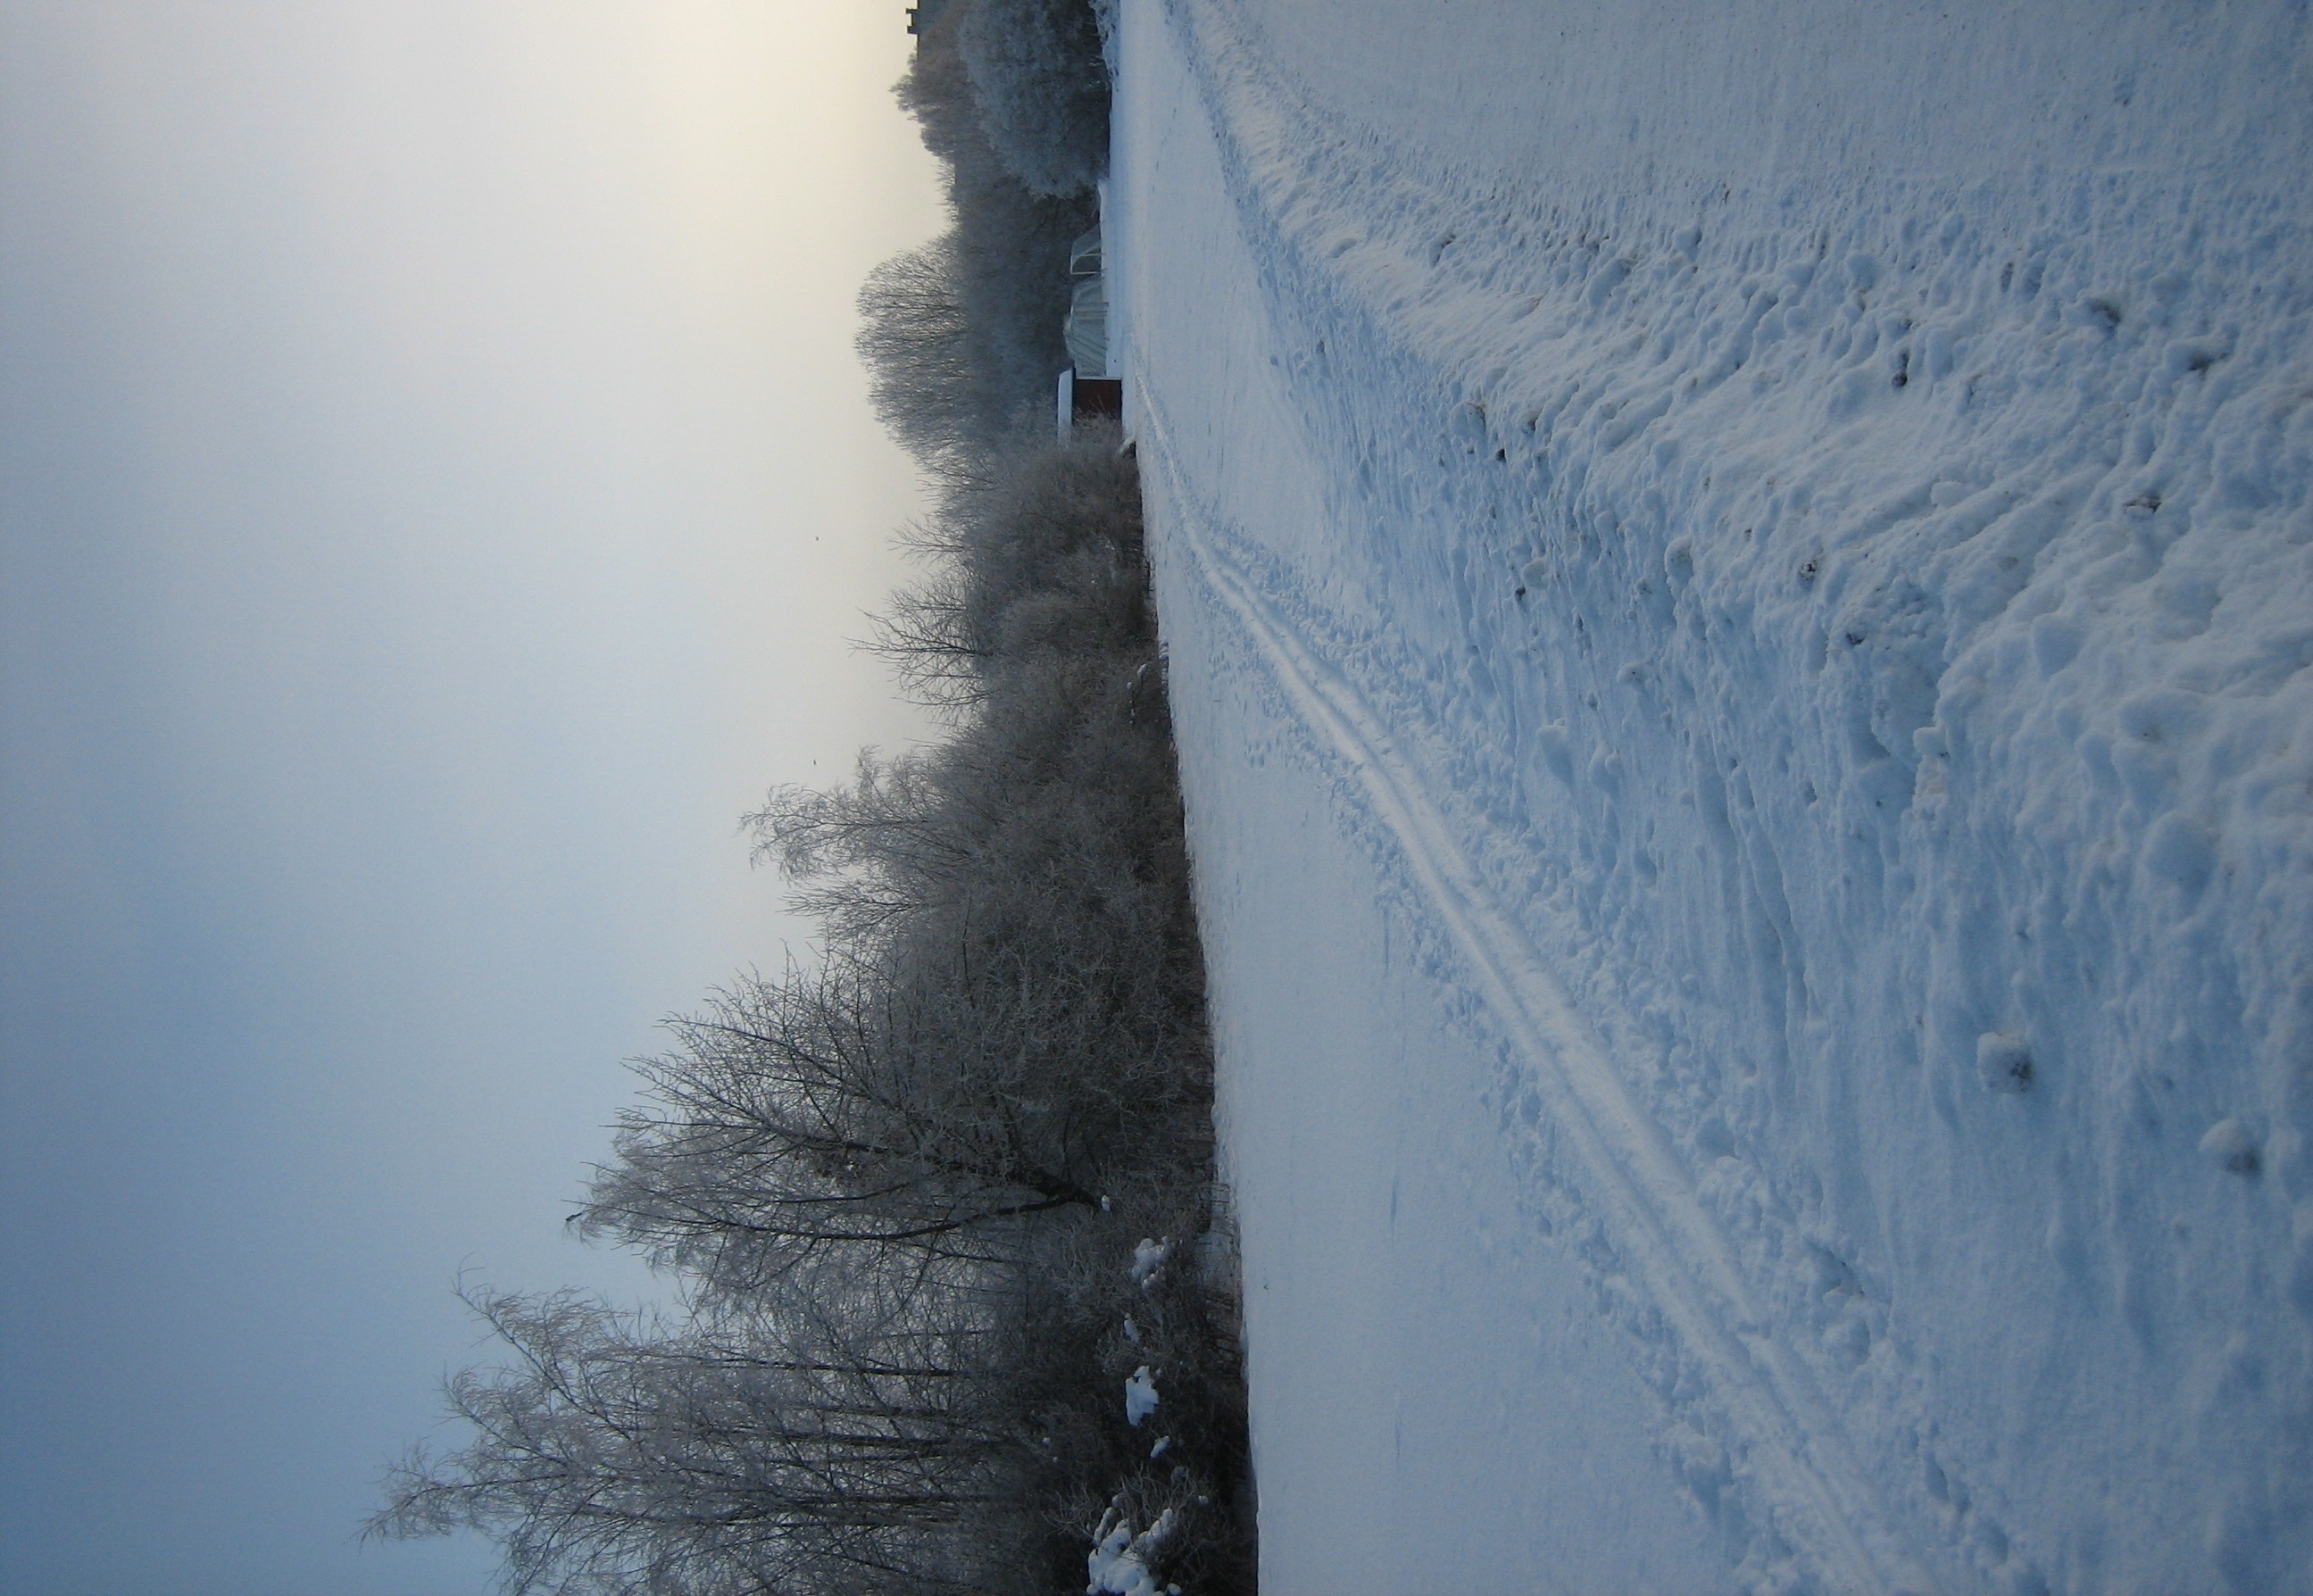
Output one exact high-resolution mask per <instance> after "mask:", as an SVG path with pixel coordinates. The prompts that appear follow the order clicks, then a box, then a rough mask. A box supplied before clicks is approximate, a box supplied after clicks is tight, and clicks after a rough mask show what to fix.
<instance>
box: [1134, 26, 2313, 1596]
mask: <svg viewBox="0 0 2313 1596" xmlns="http://www.w3.org/2000/svg"><path fill="white" fill-rule="evenodd" d="M1120 42H1121V65H1122V76H1121V83H1120V85H1119V93H1118V101H1117V121H1118V128H1117V145H1116V151H1115V157H1114V178H1113V184H1112V200H1113V214H1112V217H1111V224H1110V235H1111V252H1110V270H1111V272H1112V273H1113V276H1114V288H1113V300H1114V309H1113V312H1112V314H1113V319H1114V325H1113V334H1112V336H1113V338H1114V339H1115V340H1116V341H1117V342H1118V344H1119V345H1120V346H1122V347H1123V348H1125V349H1126V350H1127V351H1128V353H1127V355H1126V357H1125V364H1126V369H1128V370H1129V371H1130V372H1131V373H1133V381H1132V382H1131V384H1130V390H1129V394H1128V401H1127V403H1128V419H1129V421H1130V425H1131V426H1132V428H1133V430H1134V431H1135V432H1136V433H1137V434H1138V436H1139V440H1140V443H1141V451H1142V459H1143V463H1144V471H1145V476H1146V478H1147V489H1148V495H1149V517H1150V525H1151V544H1152V552H1153V557H1154V558H1155V560H1156V566H1157V574H1158V594H1159V609H1160V614H1161V617H1162V619H1163V622H1164V626H1165V632H1166V635H1167V638H1168V642H1169V645H1170V649H1171V659H1172V671H1173V682H1174V697H1175V713H1176V716H1177V720H1178V724H1179V728H1180V733H1181V741H1182V753H1183V764H1184V771H1183V781H1184V787H1185V789H1186V792H1187V795H1188V801H1189V808H1190V820H1191V834H1192V844H1193V846H1194V849H1195V855H1196V864H1197V871H1198V893H1199V908H1200V919H1201V921H1202V923H1203V926H1204V931H1205V935H1206V938H1207V944H1208V947H1207V951H1208V959H1209V965H1210V967H1211V970H1212V985H1213V1003H1214V1022H1215V1028H1216V1033H1217V1037H1218V1043H1219V1047H1220V1063H1221V1072H1222V1079H1221V1083H1220V1096H1221V1112H1222V1118H1223V1126H1222V1129H1223V1136H1224V1143H1225V1146H1226V1149H1227V1156H1228V1160H1229V1163H1230V1170H1231V1174H1232V1177H1233V1179H1234V1180H1235V1183H1236V1193H1237V1198H1238V1203H1239V1213H1240V1223H1241V1226H1242V1233H1243V1245H1244V1260H1245V1268H1246V1294H1247V1302H1246V1324H1247V1334H1248V1337H1249V1343H1250V1348H1251V1357H1252V1364H1251V1368H1252V1379H1253V1420H1254V1447H1255V1455H1256V1460H1257V1465H1258V1468H1259V1471H1260V1478H1261V1488H1262V1559H1263V1573H1264V1577H1265V1578H1267V1579H1268V1580H1269V1581H1270V1582H1271V1585H1272V1588H1274V1589H1277V1590H1282V1591H1291V1590H1298V1589H1310V1590H1321V1589H1341V1590H1374V1591H1382V1590H1388V1591H1411V1590H1418V1589H1431V1590H1439V1591H1446V1590H1470V1589H1479V1588H1486V1589H1494V1588H1504V1589H1506V1588H1519V1589H1526V1588H1534V1589H1564V1590H1596V1589H1602V1588H1614V1589H1630V1588H1633V1587H1634V1586H1637V1585H1640V1584H1646V1583H1652V1584H1654V1585H1656V1586H1658V1587H1662V1588H1670V1589H1702V1588H1712V1589H1716V1588H1725V1587H1727V1586H1728V1585H1729V1584H1734V1585H1741V1586H1746V1587H1753V1588H1767V1589H1818V1590H1835V1591H1845V1590H1872V1589H1878V1590H1899V1589H1917V1590H1929V1589H1975V1588H2006V1589H2013V1590H2023V1591H2029V1590H2038V1589H2048V1588H2054V1589H2079V1590H2114V1589H2128V1588H2143V1589H2167V1590H2176V1589H2210V1588H2221V1587H2224V1586H2227V1585H2229V1586H2231V1587H2233V1588H2239V1589H2247V1590H2273V1589H2306V1588H2313V1163H2309V1162H2308V1154H2307V1146H2306V1138H2307V1136H2308V1135H2309V1134H2313V508H2309V504H2308V500H2307V492H2308V487H2309V483H2313V360H2309V342H2308V336H2307V335H2308V312H2309V307H2313V273H2309V267H2313V237H2309V232H2313V207H2309V205H2308V202H2307V200H2306V199H2305V196H2306V195H2307V194H2308V193H2313V171H2309V167H2313V42H2309V32H2308V22H2307V20H2306V16H2305V13H2303V12H2302V11H2301V9H2298V8H2291V7H2288V6H2283V5H2277V4H2276V5H2262V6H2258V5H2251V6H2242V7H2238V8H2234V9H2232V10H2229V11H2227V12H2224V13H2209V12H2205V11H2203V10H2200V9H2198V8H2193V7H2186V6H2182V5H2145V6H2137V7H2132V8H2128V9H2125V10H2124V11H2120V12H2114V11H2112V10H2111V9H2110V8H2106V7H2090V6H2067V5H2063V4H2036V5H2032V6H2027V7H2026V8H2023V9H2021V10H2018V9H2015V8H2010V9H2007V10H2003V11H2002V12H2001V13H1999V15H1998V16H1997V17H1996V18H1994V17H1992V16H1989V15H1986V16H1985V17H1983V18H1980V19H1967V18H1963V19H1960V20H1957V21H1955V20H1952V19H1950V18H1948V17H1939V16H1937V15H1934V14H1933V13H1906V14H1903V15H1895V16H1890V15H1888V14H1886V13H1883V12H1881V11H1878V10H1877V9H1873V8H1862V7H1855V6H1850V5H1844V4H1829V3H1816V4H1795V5H1791V6H1787V7H1781V8H1777V9H1775V10H1773V11H1772V12H1771V11H1769V10H1766V9H1764V8H1744V7H1737V8H1733V9H1728V8H1726V7H1703V6H1701V5H1694V6H1680V5H1673V6H1670V7H1665V8H1651V9H1649V11H1648V12H1646V13H1644V14H1643V15H1641V14H1640V13H1636V12H1631V13H1627V14H1626V13H1623V12H1617V11H1614V10H1612V9H1606V10H1600V9H1598V8H1593V7H1578V6H1559V5H1552V4H1507V3H1504V4H1492V5H1470V4H1457V5H1455V6H1453V7H1450V8H1446V9H1443V10H1441V9H1440V8H1438V7H1435V6H1427V5H1421V6H1417V5H1414V4H1410V3H1403V4H1371V5H1363V6H1359V7H1357V8H1355V9H1354V10H1350V11H1345V10H1343V9H1342V8H1341V7H1338V6H1330V5H1323V6H1321V5H1315V4H1292V3H1288V0H1274V3H1271V4H1253V3H1251V0H1247V3H1245V4H1235V3H1232V0H1171V3H1169V4H1167V3H1165V0H1144V3H1139V4H1135V3H1131V0H1128V4H1126V6H1125V8H1124V12H1123V17H1122V26H1121V41H1120Z"/></svg>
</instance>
